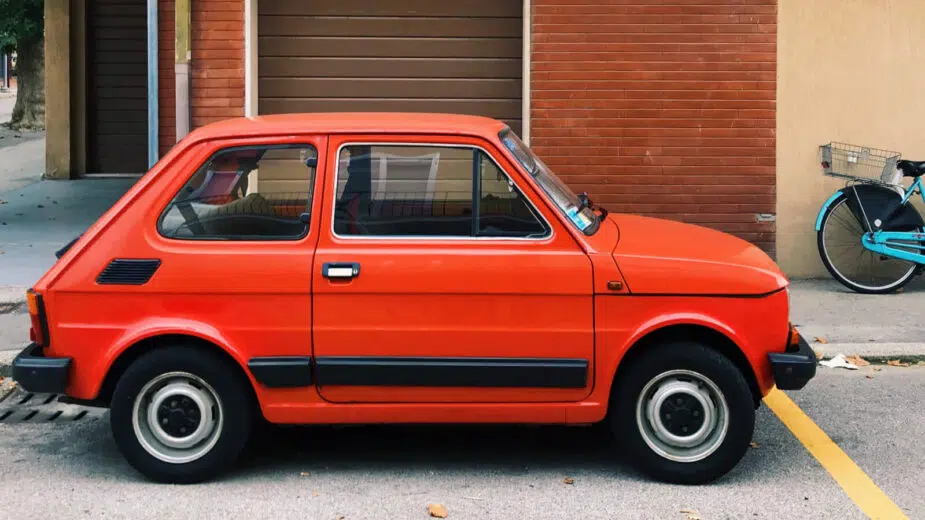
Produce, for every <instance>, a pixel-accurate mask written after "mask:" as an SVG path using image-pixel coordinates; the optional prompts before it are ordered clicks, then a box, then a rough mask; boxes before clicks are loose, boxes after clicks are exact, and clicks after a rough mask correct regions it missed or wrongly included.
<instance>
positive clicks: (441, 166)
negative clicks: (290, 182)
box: [312, 135, 594, 403]
mask: <svg viewBox="0 0 925 520" xmlns="http://www.w3.org/2000/svg"><path fill="white" fill-rule="evenodd" d="M328 156H329V157H331V160H330V161H328V164H329V166H328V173H327V175H326V176H325V178H326V180H325V192H324V207H325V210H324V211H323V215H322V224H321V235H320V237H319V243H318V248H317V251H316V255H315V265H314V269H313V271H312V291H313V312H314V325H313V344H314V355H315V359H314V362H315V377H316V384H317V385H318V387H319V392H320V393H321V395H322V397H323V398H324V399H326V400H328V401H332V402H421V403H425V402H531V401H532V402H542V401H546V402H551V401H560V402H561V401H577V400H580V399H582V398H583V397H585V396H586V395H588V393H589V391H590V388H591V385H592V383H593V381H592V374H593V363H594V356H593V353H594V330H593V327H594V325H593V296H592V267H591V263H590V261H589V259H588V257H587V256H586V255H585V254H584V252H583V251H582V249H581V247H580V246H579V244H578V243H577V242H576V241H575V239H574V238H573V237H572V236H571V235H570V234H569V233H568V232H567V230H565V229H564V228H563V227H562V223H561V222H560V221H559V220H558V219H557V218H556V215H555V214H553V213H552V211H550V208H549V207H548V206H547V205H546V204H544V203H542V202H543V201H542V200H540V199H538V197H537V194H536V193H535V192H534V191H533V190H532V189H531V187H530V186H529V185H528V183H525V182H517V181H518V177H517V174H519V172H518V171H516V170H515V169H514V168H513V167H511V165H510V164H509V163H508V162H507V161H506V160H505V158H504V156H503V155H502V154H500V153H499V152H498V151H497V149H495V148H494V147H493V146H492V145H491V144H490V143H488V142H485V141H482V140H479V139H475V138H464V137H459V136H444V137H431V138H424V137H421V136H394V135H392V136H382V135H367V136H332V137H331V138H330V139H329V143H328Z"/></svg>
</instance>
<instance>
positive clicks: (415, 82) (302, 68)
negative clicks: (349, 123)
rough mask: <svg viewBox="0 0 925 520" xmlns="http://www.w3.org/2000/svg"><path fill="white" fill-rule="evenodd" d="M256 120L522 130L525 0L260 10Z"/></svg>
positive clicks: (406, 0) (368, 0) (344, 0)
mask: <svg viewBox="0 0 925 520" xmlns="http://www.w3.org/2000/svg"><path fill="white" fill-rule="evenodd" d="M258 28H259V29H258V30H259V41H258V56H259V63H258V70H259V75H260V77H259V84H258V95H259V107H258V111H259V113H261V114H278V113H291V112H336V111H347V112H356V111H405V112H452V113H462V114H474V115H483V116H489V117H494V118H496V119H500V120H503V121H506V122H507V123H508V124H510V125H511V127H512V128H514V129H515V130H516V131H518V132H519V131H520V129H521V114H522V105H521V93H522V60H521V57H522V53H523V39H522V38H523V35H522V31H523V25H522V3H521V0H491V1H487V0H452V1H446V2H440V1H434V0H380V1H375V2H374V1H372V0H289V1H286V2H260V4H259V20H258Z"/></svg>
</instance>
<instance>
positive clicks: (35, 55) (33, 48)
mask: <svg viewBox="0 0 925 520" xmlns="http://www.w3.org/2000/svg"><path fill="white" fill-rule="evenodd" d="M16 53H17V58H16V89H17V90H16V105H15V106H14V107H13V117H12V119H11V120H10V128H12V129H14V130H41V129H43V128H45V41H44V38H43V37H41V36H39V37H38V38H24V39H20V40H18V41H17V42H16Z"/></svg>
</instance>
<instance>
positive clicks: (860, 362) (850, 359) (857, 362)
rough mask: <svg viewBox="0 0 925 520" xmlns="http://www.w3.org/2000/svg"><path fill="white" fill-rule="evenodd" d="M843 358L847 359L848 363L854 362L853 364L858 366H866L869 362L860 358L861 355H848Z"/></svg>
mask: <svg viewBox="0 0 925 520" xmlns="http://www.w3.org/2000/svg"><path fill="white" fill-rule="evenodd" d="M845 360H846V361H848V362H849V363H854V364H855V365H857V366H859V367H866V366H867V365H869V364H870V362H869V361H867V360H866V359H864V358H862V357H861V356H848V357H846V358H845Z"/></svg>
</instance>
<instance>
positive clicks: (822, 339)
mask: <svg viewBox="0 0 925 520" xmlns="http://www.w3.org/2000/svg"><path fill="white" fill-rule="evenodd" d="M828 342H829V340H827V339H825V336H816V343H822V344H823V345H825V344H827V343H828Z"/></svg>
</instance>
